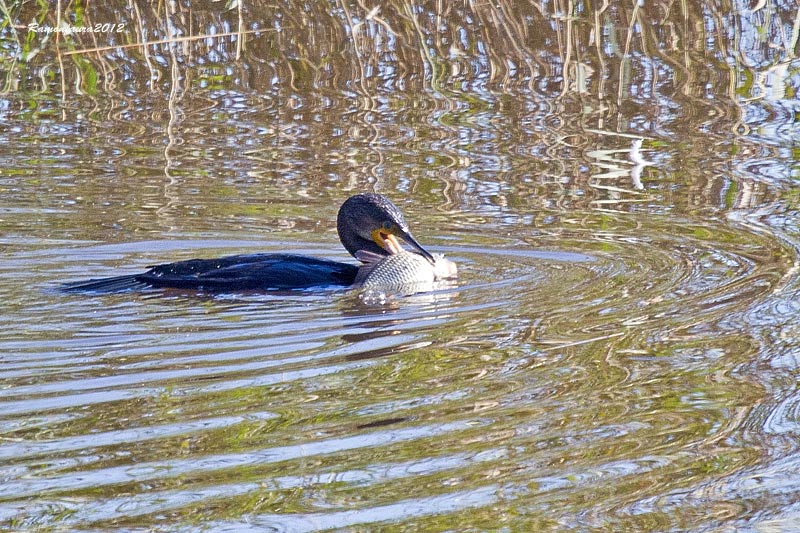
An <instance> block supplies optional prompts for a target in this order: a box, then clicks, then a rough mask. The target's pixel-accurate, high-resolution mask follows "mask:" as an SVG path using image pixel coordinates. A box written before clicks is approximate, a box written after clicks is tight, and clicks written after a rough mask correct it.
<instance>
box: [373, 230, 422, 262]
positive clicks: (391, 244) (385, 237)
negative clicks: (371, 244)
mask: <svg viewBox="0 0 800 533" xmlns="http://www.w3.org/2000/svg"><path fill="white" fill-rule="evenodd" d="M372 235H373V239H374V240H375V242H377V243H378V245H379V246H380V247H381V248H383V249H384V250H386V251H387V252H389V253H390V254H396V253H400V252H402V251H403V247H402V246H401V245H400V241H399V240H398V239H397V238H398V237H399V238H401V239H403V241H404V242H405V243H407V244H409V245H410V246H411V247H412V248H414V250H416V251H417V252H419V254H420V255H421V256H422V257H424V258H425V259H427V260H428V262H429V263H430V264H432V265H435V264H436V259H434V257H433V255H431V253H430V252H429V251H428V250H426V249H425V248H423V247H422V245H421V244H420V243H418V242H417V240H416V239H415V238H414V237H412V235H411V234H410V233H409V232H407V231H405V230H403V229H401V228H399V227H397V226H395V227H392V228H390V229H388V230H383V229H380V230H376V231H375V232H374V233H373V234H372Z"/></svg>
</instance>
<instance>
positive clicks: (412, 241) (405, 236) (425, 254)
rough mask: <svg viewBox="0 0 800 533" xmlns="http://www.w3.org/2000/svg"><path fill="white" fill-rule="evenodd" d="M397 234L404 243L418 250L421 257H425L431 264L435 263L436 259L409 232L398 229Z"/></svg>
mask: <svg viewBox="0 0 800 533" xmlns="http://www.w3.org/2000/svg"><path fill="white" fill-rule="evenodd" d="M397 234H398V236H399V237H400V238H401V239H403V240H404V241H405V242H406V243H408V244H409V245H411V247H412V248H414V249H415V250H416V251H418V252H419V253H420V255H421V256H422V257H424V258H425V259H427V260H428V262H429V263H430V264H432V265H434V264H436V259H434V258H433V256H432V255H431V253H430V252H429V251H428V250H426V249H425V248H423V247H422V245H421V244H420V243H418V242H417V240H416V239H415V238H414V237H412V236H411V234H410V233H408V232H407V231H403V230H399V231H398V232H397ZM392 237H394V236H393V235H392ZM395 242H396V239H395Z"/></svg>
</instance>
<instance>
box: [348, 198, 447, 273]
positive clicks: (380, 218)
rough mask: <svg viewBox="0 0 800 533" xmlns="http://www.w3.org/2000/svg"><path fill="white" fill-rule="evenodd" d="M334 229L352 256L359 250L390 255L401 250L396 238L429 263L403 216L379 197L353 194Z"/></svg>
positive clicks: (432, 260) (428, 258)
mask: <svg viewBox="0 0 800 533" xmlns="http://www.w3.org/2000/svg"><path fill="white" fill-rule="evenodd" d="M336 229H337V230H338V232H339V239H341V241H342V244H343V245H344V247H345V248H346V249H347V251H348V252H350V255H352V256H354V257H355V254H356V252H357V251H359V250H365V251H367V252H372V253H376V254H380V255H390V254H394V253H397V252H399V251H401V250H402V247H401V246H400V243H399V242H398V240H397V239H398V238H400V239H402V240H403V241H405V242H406V243H407V244H409V245H410V246H412V247H413V248H414V249H415V250H416V251H417V252H419V253H420V254H421V255H422V256H423V257H425V259H427V260H428V261H430V263H431V264H434V263H435V260H434V259H433V256H432V255H431V254H430V253H429V252H428V251H427V250H426V249H425V248H423V247H422V246H421V245H420V244H419V243H418V242H417V241H416V239H414V237H413V236H412V235H411V231H409V229H408V223H406V219H405V217H403V213H401V212H400V210H399V209H398V208H397V206H396V205H394V204H393V203H392V202H391V200H389V199H388V198H386V197H385V196H383V195H381V194H373V193H365V194H356V195H355V196H351V197H350V198H348V199H347V200H346V201H345V202H344V203H343V204H342V207H340V208H339V216H338V218H337V220H336Z"/></svg>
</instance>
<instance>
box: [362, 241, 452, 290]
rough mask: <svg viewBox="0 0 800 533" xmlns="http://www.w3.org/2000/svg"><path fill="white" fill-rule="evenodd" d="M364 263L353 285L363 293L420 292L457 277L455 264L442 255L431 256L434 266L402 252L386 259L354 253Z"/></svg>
mask: <svg viewBox="0 0 800 533" xmlns="http://www.w3.org/2000/svg"><path fill="white" fill-rule="evenodd" d="M356 258H357V259H358V260H359V261H361V262H362V263H364V264H363V265H362V266H361V267H360V268H359V270H358V274H357V275H356V280H355V285H356V286H360V287H363V288H366V289H380V290H398V291H401V292H421V291H426V290H433V289H434V288H436V285H435V284H436V282H438V281H443V280H447V279H455V278H456V277H458V268H457V267H456V264H455V263H454V262H452V261H450V260H449V259H446V258H445V257H444V255H442V254H433V258H434V264H433V265H432V264H431V263H430V262H429V261H428V260H427V259H425V258H424V257H423V256H421V255H420V254H418V253H414V252H408V251H405V250H404V251H402V252H398V253H395V254H391V255H388V256H383V255H378V254H373V253H371V252H364V251H358V252H356Z"/></svg>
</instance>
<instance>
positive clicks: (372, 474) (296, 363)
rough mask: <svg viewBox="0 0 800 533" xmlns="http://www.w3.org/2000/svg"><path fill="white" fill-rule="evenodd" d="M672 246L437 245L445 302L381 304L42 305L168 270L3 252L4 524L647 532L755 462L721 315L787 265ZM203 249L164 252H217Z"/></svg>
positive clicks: (552, 236)
mask: <svg viewBox="0 0 800 533" xmlns="http://www.w3.org/2000/svg"><path fill="white" fill-rule="evenodd" d="M670 222H671V226H670V227H671V228H680V234H675V233H674V232H673V233H671V234H670V233H666V232H664V231H659V230H660V228H659V227H657V225H658V224H660V223H662V222H660V221H658V220H657V219H650V220H647V221H644V220H640V221H639V224H641V225H642V227H641V228H640V231H638V232H633V231H631V230H630V228H629V227H625V226H626V224H629V222H628V221H627V219H625V218H622V217H620V218H618V219H615V218H613V217H609V216H605V215H604V219H603V224H602V226H603V227H602V228H599V225H598V224H595V222H594V221H593V220H592V219H591V217H584V218H583V219H581V220H580V222H579V223H574V224H570V223H563V224H562V225H561V227H562V228H567V229H562V230H560V231H557V232H552V233H544V234H543V233H542V232H540V231H538V230H535V229H534V228H531V231H530V233H529V234H526V231H525V230H524V229H523V231H522V232H520V231H516V232H515V236H514V239H513V240H510V239H503V238H500V237H497V236H496V235H501V234H503V233H502V232H498V233H497V234H495V235H476V234H467V233H464V234H463V237H461V238H460V240H455V239H454V242H453V244H451V245H450V246H449V247H444V248H438V249H437V248H436V247H433V249H434V250H435V251H443V252H445V253H447V255H448V256H449V257H452V258H453V259H455V260H456V261H457V262H458V263H459V267H460V272H461V280H460V285H459V286H458V287H457V288H453V289H447V290H442V291H437V292H435V293H431V294H420V295H415V296H411V297H392V298H389V300H388V302H387V303H385V304H383V305H366V304H365V303H364V302H363V301H362V300H361V299H359V297H358V294H357V291H346V290H324V291H309V292H303V293H288V294H239V295H236V294H233V295H221V296H210V295H203V294H190V293H172V292H160V291H152V292H147V293H143V294H133V293H131V294H115V295H107V296H102V297H87V296H83V295H74V294H62V293H59V292H58V291H54V290H52V288H53V287H54V286H55V285H56V283H57V281H58V280H60V279H77V278H79V277H81V275H85V274H87V273H89V272H88V270H91V272H90V275H92V276H95V275H97V276H100V275H105V274H106V273H108V272H111V271H112V268H111V267H112V266H113V265H114V264H130V265H131V266H130V267H126V268H130V269H131V271H133V270H135V269H137V268H140V267H143V266H144V265H146V264H150V263H153V262H156V261H158V260H159V259H160V258H163V255H165V250H163V249H162V250H158V251H153V249H152V246H151V245H150V244H147V243H142V244H137V243H130V244H126V245H120V246H93V245H89V244H81V243H69V242H60V243H50V244H52V246H50V247H49V249H43V248H34V247H30V246H27V245H26V244H25V243H13V248H14V251H13V252H12V253H10V254H7V256H6V257H5V258H4V259H3V262H2V264H0V276H2V278H3V280H4V283H3V284H2V289H0V291H1V292H2V294H0V296H1V297H2V299H3V301H4V302H5V307H6V309H5V312H4V313H3V315H2V318H0V321H2V323H0V328H2V330H3V331H4V333H3V338H2V344H1V345H0V349H2V356H1V360H2V366H0V377H2V397H1V398H0V479H2V480H3V483H2V484H0V524H3V525H4V526H7V527H10V528H12V529H15V528H16V529H25V528H33V527H38V526H47V527H63V528H72V529H102V528H108V527H117V528H130V529H138V528H142V527H144V528H146V529H150V530H176V529H179V528H181V527H183V528H185V529H186V530H193V529H194V528H195V527H197V526H200V527H201V528H206V529H209V530H214V531H222V530H237V531H239V530H246V528H250V529H251V530H264V529H270V528H271V529H274V530H283V531H311V530H318V529H326V528H332V527H346V526H359V525H365V524H381V523H391V522H393V521H402V522H403V524H406V525H408V527H412V528H413V527H418V528H428V527H433V526H435V525H436V524H437V523H439V522H438V520H440V519H441V518H442V517H446V518H447V521H446V523H447V524H448V527H454V528H458V527H459V524H463V525H467V524H469V525H470V526H471V527H481V524H484V525H486V527H489V526H490V524H491V522H492V521H493V520H496V518H497V516H498V512H499V513H500V514H501V515H503V516H505V517H506V518H505V519H504V520H505V521H506V523H508V524H509V527H511V528H512V529H514V524H515V521H519V522H518V523H517V525H518V526H520V527H522V525H523V524H524V525H525V526H526V527H528V526H530V525H531V524H539V525H541V526H542V527H545V526H549V527H557V526H562V527H564V526H566V527H603V526H608V525H615V526H620V527H622V526H632V525H633V526H635V525H637V524H640V522H639V518H637V517H636V512H634V511H633V509H635V506H636V505H640V506H641V505H643V503H642V502H651V504H650V506H649V508H648V511H647V512H648V513H650V515H652V516H653V520H655V521H656V522H658V520H659V513H667V512H669V504H666V502H667V500H661V499H659V498H661V497H663V496H665V495H667V494H677V493H680V491H684V490H690V489H691V488H692V487H693V481H692V477H691V476H688V475H687V473H688V472H690V471H693V470H696V469H697V468H700V467H702V468H704V469H705V471H706V472H707V475H706V478H705V480H706V481H707V480H708V478H709V477H711V478H715V477H718V478H724V477H726V476H730V475H732V474H733V473H735V472H736V471H737V470H738V469H740V468H742V467H743V466H746V465H747V464H748V462H749V461H751V460H752V457H751V455H752V452H751V451H748V448H747V447H746V446H744V445H743V443H742V442H741V441H740V439H739V437H737V436H736V435H737V431H738V427H739V426H740V425H741V424H742V418H737V417H736V416H731V409H730V408H731V401H730V399H731V397H733V396H734V395H735V397H736V398H737V399H739V400H740V401H742V402H743V403H746V401H747V399H748V398H749V399H752V398H754V397H755V396H757V395H758V394H759V390H758V388H757V387H756V386H754V385H752V384H748V383H747V382H745V381H743V380H741V379H740V378H738V377H736V376H735V373H734V369H735V368H736V367H737V365H740V364H741V363H742V362H743V361H745V360H747V358H748V357H751V356H752V354H753V352H754V351H755V350H757V346H756V342H755V340H754V339H755V337H756V334H755V333H754V331H753V330H752V329H750V330H748V329H746V328H745V329H743V328H741V327H740V321H737V319H736V317H737V316H739V317H745V316H746V315H747V312H748V310H749V309H754V308H756V306H757V305H760V304H761V303H763V302H767V301H768V300H769V298H771V294H772V291H773V289H774V288H775V287H776V286H777V285H778V284H779V283H780V282H782V281H781V280H783V279H784V277H785V275H786V272H787V271H789V270H790V269H791V268H792V265H793V262H794V260H795V259H794V251H793V250H792V249H790V248H789V247H788V246H786V245H785V244H783V243H782V242H780V241H777V240H775V239H770V238H769V236H768V235H764V234H760V233H753V232H748V231H744V230H743V229H742V228H740V227H736V226H734V225H731V224H728V223H724V222H722V221H720V222H719V223H709V224H704V225H702V226H700V225H693V224H692V222H691V221H690V220H687V221H686V223H685V224H675V221H674V220H672V221H670ZM647 224H653V225H654V226H653V227H646V226H647ZM470 235H471V237H470ZM470 238H472V239H474V240H472V241H471V240H470ZM479 239H480V240H479ZM487 241H491V244H490V245H488V246H487V245H485V244H484V243H485V242H487ZM471 242H481V243H482V245H481V246H476V245H474V244H471ZM720 243H725V246H724V247H721V246H720ZM217 245H218V243H213V242H210V243H200V244H198V243H196V242H194V243H193V242H180V241H173V242H171V243H170V246H171V247H172V248H173V250H172V251H171V252H170V253H171V254H172V255H181V254H185V256H187V257H188V256H191V255H198V254H205V255H211V254H212V253H213V254H216V253H226V252H227V251H229V250H220V249H219V248H218V247H217ZM255 246H256V244H255V243H236V249H235V250H230V251H231V252H233V251H247V250H248V249H252V248H254V247H255ZM199 248H203V250H199ZM205 248H213V250H205ZM259 249H260V250H264V249H265V248H264V246H263V245H260V246H259ZM274 249H275V250H280V249H281V247H280V245H276V246H275V247H274ZM269 250H270V246H269V245H268V246H266V251H269ZM317 251H319V252H320V254H321V255H328V256H331V257H339V256H338V255H337V253H333V252H330V251H327V250H325V249H324V248H323V249H321V250H317ZM157 256H160V257H157ZM179 258H181V257H176V259H179ZM23 266H24V268H23ZM749 327H750V328H757V327H758V326H757V324H753V323H752V321H751V323H750V325H749ZM723 441H724V442H725V443H726V445H725V446H721V443H722V442H723ZM612 486H613V487H615V489H614V490H610V489H609V487H612ZM588 497H592V498H593V499H594V501H595V503H594V505H593V508H594V511H593V513H592V514H591V515H586V514H585V513H582V512H581V509H584V508H585V507H584V506H583V505H582V503H581V502H583V501H585V499H586V498H588ZM637 502H638V503H637ZM652 502H655V503H652ZM662 503H663V504H664V505H663V506H662ZM209 510H214V511H213V512H209ZM207 514H208V516H209V517H210V519H206V515H207ZM226 515H229V516H232V517H235V518H232V519H230V520H225V519H221V518H220V517H221V516H226ZM241 517H246V521H245V522H246V523H245V522H243V521H242V518H241ZM662 518H663V516H662ZM665 523H666V522H665ZM669 523H672V522H669Z"/></svg>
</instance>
